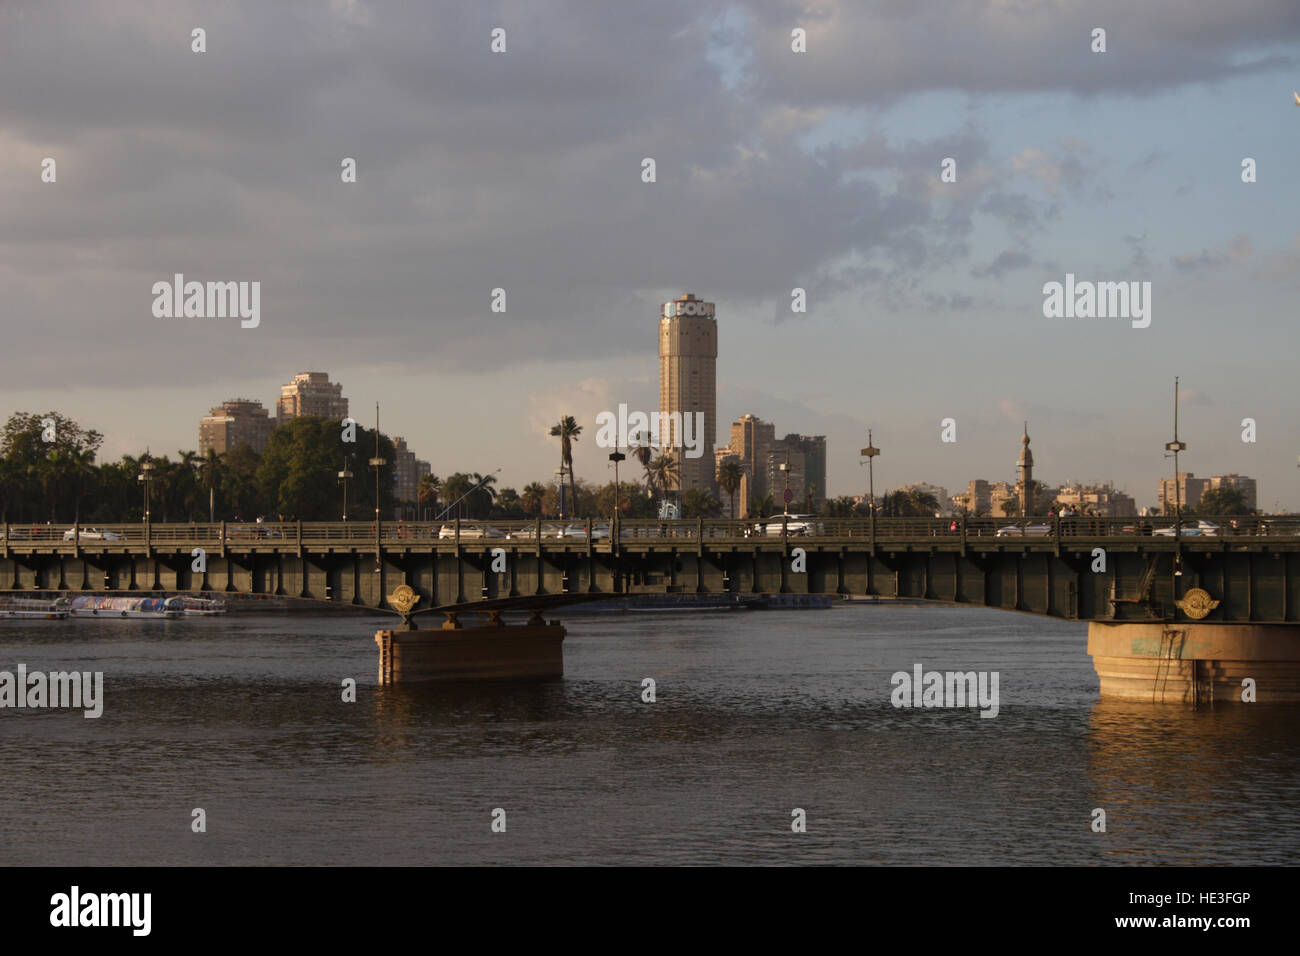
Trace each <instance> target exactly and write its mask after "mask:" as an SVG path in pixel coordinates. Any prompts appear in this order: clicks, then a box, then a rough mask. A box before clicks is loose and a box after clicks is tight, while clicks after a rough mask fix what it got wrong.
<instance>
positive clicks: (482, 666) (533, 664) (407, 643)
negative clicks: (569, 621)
mask: <svg viewBox="0 0 1300 956" xmlns="http://www.w3.org/2000/svg"><path fill="white" fill-rule="evenodd" d="M564 634H565V631H564V628H563V626H561V625H560V623H559V622H558V621H550V622H547V621H544V620H543V619H542V617H541V615H540V614H535V615H534V616H533V617H532V618H531V619H530V620H529V621H528V623H526V624H512V625H509V626H507V625H506V624H505V622H504V621H502V620H501V615H500V614H499V613H493V614H492V615H490V619H489V621H488V623H487V624H486V625H483V626H477V627H464V626H462V625H461V623H460V621H459V620H458V615H456V614H448V615H447V622H446V623H445V624H443V626H442V627H441V628H440V629H436V630H400V631H399V630H386V631H379V632H377V633H376V634H375V643H376V644H378V645H379V683H380V685H381V686H388V685H392V684H409V683H422V682H428V681H459V680H552V679H556V678H560V677H563V676H564V653H563V644H564Z"/></svg>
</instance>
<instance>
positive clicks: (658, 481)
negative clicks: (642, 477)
mask: <svg viewBox="0 0 1300 956" xmlns="http://www.w3.org/2000/svg"><path fill="white" fill-rule="evenodd" d="M679 475H680V472H679V471H678V468H677V459H676V458H674V457H673V456H672V455H663V454H661V455H659V456H658V457H657V458H655V459H654V460H652V461H651V462H650V464H648V465H646V477H647V481H648V483H649V485H650V490H651V491H653V492H660V493H662V492H665V491H669V490H671V488H672V486H673V485H674V484H676V483H677V479H678V477H679Z"/></svg>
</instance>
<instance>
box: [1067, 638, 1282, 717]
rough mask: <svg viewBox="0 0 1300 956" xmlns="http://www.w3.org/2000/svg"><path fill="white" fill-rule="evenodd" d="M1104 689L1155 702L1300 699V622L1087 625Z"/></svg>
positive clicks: (1107, 693) (1108, 694) (1106, 693)
mask: <svg viewBox="0 0 1300 956" xmlns="http://www.w3.org/2000/svg"><path fill="white" fill-rule="evenodd" d="M1088 653H1089V654H1091V655H1092V661H1093V666H1094V667H1095V668H1096V670H1097V676H1098V677H1099V678H1100V679H1101V696H1103V697H1118V698H1126V699H1129V700H1144V701H1151V702H1155V703H1161V702H1167V703H1186V704H1206V703H1212V702H1213V703H1220V702H1222V703H1242V702H1243V699H1242V695H1243V692H1245V691H1246V689H1247V688H1246V686H1245V684H1244V682H1245V681H1246V680H1247V678H1249V679H1250V680H1253V681H1254V698H1255V701H1256V702H1257V703H1261V704H1277V703H1300V627H1298V626H1296V625H1294V624H1219V623H1212V624H1206V623H1200V622H1180V623H1159V622H1156V623H1150V624H1146V623H1142V624H1138V623H1124V624H1111V623H1103V622H1099V621H1093V622H1091V623H1089V625H1088Z"/></svg>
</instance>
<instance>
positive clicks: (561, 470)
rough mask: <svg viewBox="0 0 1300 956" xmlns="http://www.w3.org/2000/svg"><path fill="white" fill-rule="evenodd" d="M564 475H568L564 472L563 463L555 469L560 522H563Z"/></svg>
mask: <svg viewBox="0 0 1300 956" xmlns="http://www.w3.org/2000/svg"><path fill="white" fill-rule="evenodd" d="M566 474H568V472H566V471H565V470H564V463H563V462H561V463H560V467H559V468H557V469H555V477H556V478H557V479H558V480H559V482H560V520H561V521H563V520H564V476H565V475H566Z"/></svg>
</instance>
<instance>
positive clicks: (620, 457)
mask: <svg viewBox="0 0 1300 956" xmlns="http://www.w3.org/2000/svg"><path fill="white" fill-rule="evenodd" d="M609 460H610V461H612V462H613V463H614V514H615V515H616V516H617V515H618V505H619V498H621V497H622V493H623V489H622V486H621V485H620V484H619V482H618V463H619V462H620V461H626V460H627V455H625V454H623V453H622V452H621V451H619V450H618V446H617V445H615V446H614V450H613V452H611V453H610V456H609Z"/></svg>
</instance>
